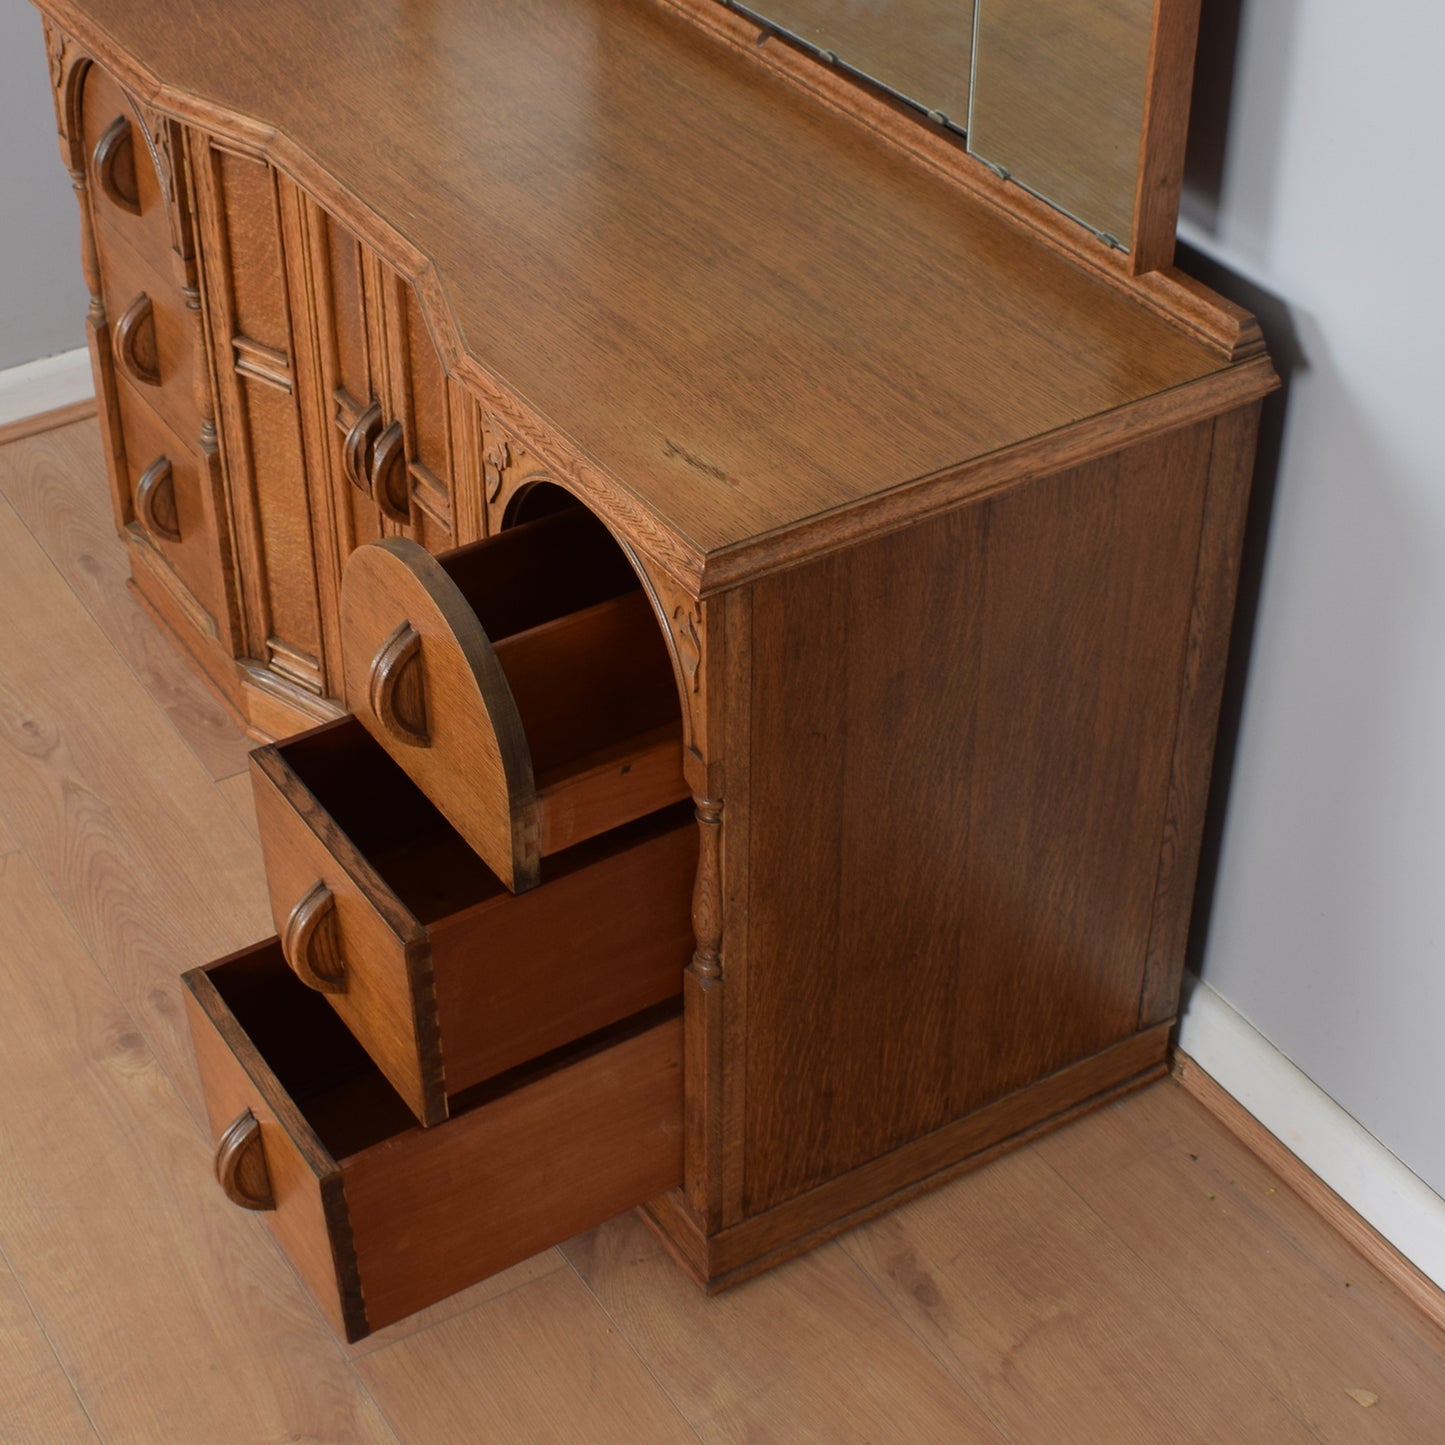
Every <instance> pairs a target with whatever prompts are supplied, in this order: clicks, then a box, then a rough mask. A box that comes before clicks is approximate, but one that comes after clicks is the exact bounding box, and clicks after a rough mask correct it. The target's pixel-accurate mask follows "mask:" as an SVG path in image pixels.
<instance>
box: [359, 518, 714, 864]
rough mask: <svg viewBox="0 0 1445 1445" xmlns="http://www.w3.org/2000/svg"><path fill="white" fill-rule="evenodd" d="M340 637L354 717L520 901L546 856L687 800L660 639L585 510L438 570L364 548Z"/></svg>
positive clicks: (400, 552) (623, 566)
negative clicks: (520, 893)
mask: <svg viewBox="0 0 1445 1445" xmlns="http://www.w3.org/2000/svg"><path fill="white" fill-rule="evenodd" d="M341 636H342V653H343V665H344V675H345V687H346V699H347V702H348V704H349V706H350V707H351V708H352V710H353V711H354V712H355V713H356V716H357V717H358V718H359V719H360V720H361V721H362V723H363V724H364V725H365V726H366V728H367V730H368V731H369V732H370V733H371V734H372V736H373V737H374V738H376V740H377V741H378V742H379V743H380V744H381V745H382V747H384V748H385V749H386V751H387V752H388V753H390V754H391V756H392V757H393V758H394V759H395V760H396V762H397V763H398V764H400V766H401V767H402V768H403V769H404V770H405V771H406V772H407V773H408V774H409V775H410V777H411V778H412V779H413V780H414V781H415V782H416V784H417V786H418V787H419V788H420V789H421V790H422V792H423V793H425V794H426V796H427V797H428V798H430V799H431V801H432V802H433V803H434V804H435V806H436V807H437V808H438V809H439V810H440V811H441V812H442V813H443V814H444V815H445V816H446V817H447V818H448V819H449V820H450V822H451V823H452V825H453V826H454V827H455V828H456V829H457V831H458V832H459V833H460V834H461V835H462V837H464V838H465V839H466V840H467V842H468V843H469V844H470V845H471V846H472V847H473V848H474V849H475V850H476V851H477V853H479V854H480V855H481V857H482V858H483V859H484V860H485V861H486V863H487V865H488V866H489V867H490V868H491V869H492V870H493V871H494V872H495V873H496V874H497V876H498V877H499V878H501V879H502V881H503V882H504V883H505V884H506V885H507V887H508V888H510V889H512V890H514V891H519V892H520V891H523V890H525V889H528V888H531V887H534V886H535V885H536V884H537V882H538V880H539V878H540V876H541V860H542V858H543V857H544V856H546V855H548V854H551V853H556V852H560V851H561V850H563V849H565V848H569V847H571V846H573V845H574V844H576V843H579V842H582V841H584V840H585V839H587V838H590V837H594V836H596V835H597V834H599V833H603V832H606V831H608V830H609V829H611V828H615V827H618V826H619V825H621V824H623V823H626V822H628V821H630V820H632V819H635V818H639V817H641V816H643V815H644V814H647V813H650V812H654V811H656V810H657V809H659V808H663V807H666V806H667V805H668V804H670V803H674V802H677V801H679V800H680V799H682V798H684V797H686V796H687V785H686V782H685V780H684V778H683V773H682V731H681V710H680V704H679V700H678V697H677V692H676V685H675V682H674V678H673V672H672V666H671V662H670V660H669V655H668V652H667V644H666V642H665V640H664V638H663V636H662V633H661V630H660V628H659V626H658V624H657V622H656V619H655V617H654V615H653V613H652V609H651V606H650V604H649V602H648V600H647V598H646V596H645V594H644V593H643V592H642V590H641V588H640V586H639V585H638V582H637V578H636V575H635V574H634V573H633V572H632V569H631V568H630V566H629V565H628V564H627V562H626V559H625V558H624V557H623V556H622V554H621V552H620V550H619V549H618V548H617V547H616V544H615V543H614V542H613V541H612V539H611V537H610V535H609V534H608V533H607V531H606V529H605V528H604V527H603V526H602V525H601V523H599V522H597V521H596V519H595V518H593V517H592V516H591V515H590V514H589V513H587V512H586V511H584V510H583V509H582V508H580V507H578V508H572V509H569V510H568V511H565V512H561V513H556V514H553V515H550V516H546V517H541V518H538V519H537V520H535V521H532V522H527V523H525V524H523V525H521V526H518V527H515V528H513V529H510V530H508V531H505V532H501V533H499V534H497V535H496V536H494V537H489V538H488V539H486V540H485V541H483V542H479V543H477V544H476V545H475V546H473V547H468V548H463V549H461V550H460V551H457V552H454V553H451V554H449V555H447V556H444V557H442V558H434V557H432V556H430V555H429V554H428V553H426V552H425V551H424V550H423V549H422V548H421V547H420V546H418V545H417V544H416V543H414V542H411V541H408V540H406V539H403V538H388V539H386V540H384V541H381V542H376V543H372V544H369V545H367V546H365V547H361V548H358V549H357V551H355V552H354V553H352V555H351V557H350V559H349V560H348V562H347V565H346V572H345V575H344V578H343V582H342V594H341Z"/></svg>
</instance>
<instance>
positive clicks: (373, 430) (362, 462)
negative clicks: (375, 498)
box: [342, 401, 382, 492]
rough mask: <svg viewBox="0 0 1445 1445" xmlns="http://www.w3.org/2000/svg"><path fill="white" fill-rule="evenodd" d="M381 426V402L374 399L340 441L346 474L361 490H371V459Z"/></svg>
mask: <svg viewBox="0 0 1445 1445" xmlns="http://www.w3.org/2000/svg"><path fill="white" fill-rule="evenodd" d="M381 427H382V415H381V403H380V402H378V401H374V402H372V403H371V405H370V406H369V407H367V408H366V410H365V411H363V412H362V413H361V415H360V416H359V417H357V418H356V420H355V421H354V422H353V423H352V424H351V430H350V431H348V432H347V433H346V440H345V441H344V442H343V443H342V457H343V459H344V461H345V464H346V475H347V476H348V477H350V478H351V481H352V485H353V486H356V487H360V488H361V490H362V491H363V492H369V491H370V490H371V459H372V455H373V453H374V452H375V449H376V439H377V437H379V436H380V435H381Z"/></svg>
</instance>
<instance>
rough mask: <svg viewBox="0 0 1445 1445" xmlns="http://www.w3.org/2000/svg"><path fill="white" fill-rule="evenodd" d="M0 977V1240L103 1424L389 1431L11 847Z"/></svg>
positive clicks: (204, 1431)
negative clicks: (222, 1183)
mask: <svg viewBox="0 0 1445 1445" xmlns="http://www.w3.org/2000/svg"><path fill="white" fill-rule="evenodd" d="M207 786H209V784H207ZM38 958H43V959H44V960H45V961H46V967H45V968H44V969H37V968H36V967H35V960H36V959H38ZM0 989H3V992H4V997H5V1008H4V1010H3V1012H0V1099H3V1100H4V1117H5V1127H4V1129H3V1130H0V1243H3V1247H4V1249H5V1253H6V1255H7V1257H9V1258H10V1259H11V1261H12V1263H14V1264H15V1268H16V1277H17V1278H18V1279H19V1280H20V1282H21V1284H22V1285H23V1287H24V1289H25V1293H26V1296H27V1298H28V1299H29V1300H30V1302H31V1304H32V1306H33V1308H34V1309H35V1310H36V1312H37V1314H38V1315H39V1317H40V1318H42V1319H43V1320H44V1322H45V1327H46V1331H47V1333H48V1335H49V1337H50V1340H51V1343H52V1344H53V1345H54V1347H55V1350H56V1353H57V1356H58V1357H59V1359H60V1361H61V1363H62V1365H63V1366H64V1368H65V1370H66V1372H67V1373H68V1374H69V1376H70V1378H71V1379H72V1380H73V1381H74V1382H75V1386H76V1389H77V1391H78V1393H79V1394H80V1396H81V1399H82V1400H83V1402H84V1404H85V1408H86V1410H87V1412H88V1414H89V1416H90V1418H91V1420H92V1421H93V1422H94V1424H95V1427H96V1430H97V1432H98V1433H99V1435H100V1436H101V1437H102V1438H103V1439H107V1440H168V1439H188V1440H202V1439H205V1440H223V1439H230V1440H263V1439H270V1440H282V1439H286V1438H288V1437H290V1438H293V1439H295V1438H312V1439H332V1440H347V1441H351V1440H355V1441H358V1442H361V1441H365V1442H378V1445H380V1442H385V1441H391V1440H392V1439H393V1436H392V1435H391V1432H390V1431H389V1430H388V1428H387V1426H386V1424H385V1422H384V1420H383V1419H382V1417H381V1415H380V1413H379V1412H378V1411H377V1409H376V1407H375V1405H374V1404H373V1402H372V1401H371V1399H370V1398H369V1396H368V1395H367V1394H366V1392H365V1390H364V1389H363V1388H362V1387H361V1386H360V1384H359V1383H358V1381H357V1380H356V1377H355V1376H354V1375H353V1374H352V1372H351V1370H350V1368H349V1366H348V1364H347V1361H346V1360H345V1358H344V1356H343V1354H342V1351H341V1349H340V1347H339V1346H338V1344H337V1343H336V1341H335V1340H334V1339H333V1338H331V1336H330V1335H329V1334H328V1333H325V1332H324V1327H323V1325H322V1323H321V1321H320V1318H319V1317H318V1315H317V1313H316V1309H315V1306H314V1305H313V1304H312V1303H311V1301H310V1299H309V1298H308V1297H307V1296H306V1294H305V1292H304V1290H303V1289H302V1288H301V1287H300V1284H299V1282H298V1281H297V1279H296V1276H295V1275H294V1274H293V1273H292V1271H291V1270H290V1269H289V1268H288V1267H287V1266H286V1264H285V1263H284V1261H283V1260H282V1259H281V1256H280V1255H279V1254H278V1253H277V1252H276V1250H275V1248H274V1247H273V1246H272V1244H271V1242H270V1240H269V1238H268V1236H267V1234H266V1232H265V1230H264V1229H263V1228H262V1227H261V1225H260V1224H259V1222H258V1221H254V1220H250V1219H248V1218H247V1217H246V1216H244V1215H241V1214H239V1212H238V1211H237V1210H236V1209H234V1208H233V1207H232V1206H231V1205H230V1204H228V1203H227V1202H226V1200H225V1199H224V1198H223V1197H222V1195H221V1192H220V1190H219V1189H218V1188H217V1187H216V1183H215V1180H214V1179H213V1178H212V1177H211V1171H210V1148H211V1145H210V1140H209V1139H207V1138H206V1137H204V1136H203V1134H202V1132H201V1130H200V1128H199V1127H198V1125H197V1122H196V1120H195V1119H194V1118H192V1117H191V1116H190V1114H189V1113H188V1112H187V1110H186V1108H185V1105H184V1104H183V1102H182V1101H181V1099H180V1098H179V1097H178V1096H177V1094H176V1091H175V1090H174V1088H173V1087H172V1086H171V1085H170V1083H169V1082H168V1081H167V1079H166V1077H165V1074H164V1072H163V1070H162V1069H161V1068H160V1066H159V1065H158V1062H157V1060H156V1059H155V1057H154V1056H153V1055H152V1054H151V1052H150V1051H149V1050H148V1049H147V1048H146V1045H145V1041H144V1039H143V1038H142V1037H141V1034H140V1032H139V1030H138V1028H137V1025H136V1022H135V1020H134V1019H133V1018H132V1017H131V1015H130V1014H129V1013H128V1012H127V1011H126V1009H125V1008H124V1006H123V1005H122V1003H121V1002H120V1000H119V999H118V998H117V996H116V994H115V992H114V991H113V990H112V989H111V988H110V987H109V986H108V985H107V984H106V982H105V979H104V977H103V976H102V974H101V973H100V972H99V971H98V970H97V968H96V966H95V963H94V962H92V960H91V959H90V957H88V956H87V954H86V951H85V949H84V948H83V946H82V945H81V943H80V941H79V940H78V939H77V937H76V935H75V933H74V932H73V931H72V930H71V928H70V926H69V924H68V922H67V921H66V919H65V918H64V917H63V916H62V915H61V913H60V912H59V911H58V909H57V908H56V905H55V902H54V900H53V898H52V897H51V896H50V893H49V891H48V890H47V889H46V887H45V885H44V883H43V882H42V880H41V878H40V876H39V874H38V873H37V871H36V870H35V869H34V868H33V867H32V866H31V865H30V863H29V862H28V861H27V860H25V859H23V858H20V857H15V856H12V857H11V858H9V859H7V860H4V861H3V862H0ZM98 1181H99V1186H98ZM120 1321H123V1322H124V1325H123V1328H118V1322H120ZM281 1340H284V1341H285V1348H284V1349H282V1350H278V1349H277V1348H276V1342H277V1341H281ZM137 1361H143V1362H144V1368H143V1369H141V1368H138V1366H137ZM198 1382H200V1383H199V1384H198ZM7 1403H8V1402H7ZM3 1408H4V1407H3V1406H0V1410H3ZM7 1438H20V1439H27V1438H43V1439H45V1440H47V1441H48V1440H49V1439H51V1438H53V1437H51V1436H38V1437H37V1436H19V1437H16V1436H13V1435H7Z"/></svg>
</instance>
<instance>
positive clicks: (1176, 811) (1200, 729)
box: [1139, 402, 1259, 1027]
mask: <svg viewBox="0 0 1445 1445" xmlns="http://www.w3.org/2000/svg"><path fill="white" fill-rule="evenodd" d="M1258 427H1259V403H1258V402H1256V403H1255V404H1254V405H1253V406H1250V407H1245V408H1244V409H1243V410H1240V411H1234V412H1230V413H1228V414H1227V415H1225V416H1222V417H1220V418H1219V420H1218V421H1217V422H1215V424H1214V434H1213V438H1212V442H1211V447H1210V456H1209V483H1208V486H1209V490H1208V494H1207V496H1206V497H1205V504H1204V525H1203V529H1202V531H1201V533H1200V538H1199V561H1198V565H1197V569H1196V573H1195V579H1194V598H1193V602H1192V603H1191V607H1190V616H1189V643H1188V648H1187V650H1186V652H1185V658H1184V669H1183V682H1182V687H1181V690H1180V698H1179V720H1178V723H1177V726H1176V729H1175V736H1174V761H1173V764H1172V766H1171V769H1170V774H1169V805H1168V810H1167V812H1166V814H1165V819H1164V846H1163V847H1162V848H1161V849H1160V851H1159V871H1158V875H1157V877H1156V878H1155V882H1154V917H1153V920H1152V922H1151V924H1150V928H1149V954H1148V960H1147V965H1146V971H1145V976H1144V987H1143V988H1142V989H1141V990H1140V998H1139V1023H1140V1027H1145V1026H1147V1025H1148V1024H1151V1023H1155V1022H1158V1021H1159V1020H1160V1019H1165V1018H1169V1017H1172V1016H1173V1014H1174V1012H1175V1011H1176V1010H1177V1008H1178V1006H1179V1004H1178V1000H1179V985H1180V980H1181V978H1182V977H1183V972H1184V953H1185V949H1186V947H1187V945H1188V942H1189V920H1190V917H1191V916H1192V914H1193V911H1194V885H1195V879H1196V878H1197V876H1198V870H1199V849H1200V845H1201V842H1202V839H1203V835H1204V810H1205V805H1206V804H1207V803H1208V801H1209V779H1210V776H1211V774H1212V772H1213V763H1214V743H1215V737H1216V734H1217V731H1218V727H1219V704H1220V698H1221V696H1222V695H1223V692H1224V669H1225V663H1226V662H1227V660H1228V657H1229V639H1230V623H1231V622H1232V620H1233V617H1234V595H1235V588H1236V586H1237V585H1238V580H1239V558H1240V551H1241V549H1242V548H1243V546H1244V525H1245V519H1246V517H1247V515H1248V511H1249V488H1250V481H1251V479H1252V477H1253V472H1254V443H1255V437H1256V435H1257V432H1258Z"/></svg>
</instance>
